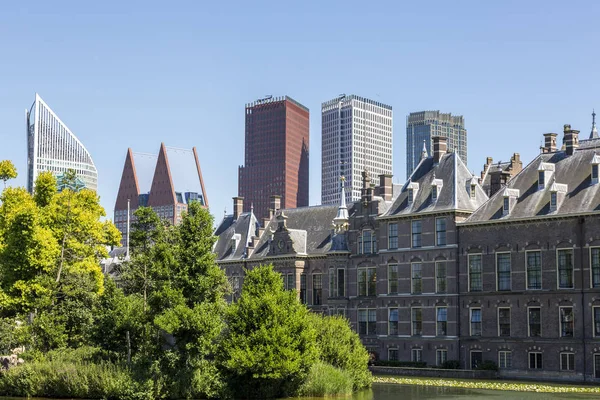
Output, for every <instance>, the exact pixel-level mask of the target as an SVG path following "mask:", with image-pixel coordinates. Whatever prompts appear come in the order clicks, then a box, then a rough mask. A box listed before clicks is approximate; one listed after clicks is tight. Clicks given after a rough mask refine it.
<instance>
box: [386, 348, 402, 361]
mask: <svg viewBox="0 0 600 400" xmlns="http://www.w3.org/2000/svg"><path fill="white" fill-rule="evenodd" d="M392 351H395V352H396V355H397V356H398V359H397V360H392V359H391V358H390V353H391V352H392ZM388 361H400V350H399V349H398V348H397V347H391V348H389V349H388Z"/></svg>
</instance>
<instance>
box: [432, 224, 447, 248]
mask: <svg viewBox="0 0 600 400" xmlns="http://www.w3.org/2000/svg"><path fill="white" fill-rule="evenodd" d="M435 244H436V246H445V245H446V218H436V219H435Z"/></svg>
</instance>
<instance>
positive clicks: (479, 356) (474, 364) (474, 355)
mask: <svg viewBox="0 0 600 400" xmlns="http://www.w3.org/2000/svg"><path fill="white" fill-rule="evenodd" d="M481 363H483V352H482V351H480V350H471V369H477V368H478V367H479V366H480V365H481Z"/></svg>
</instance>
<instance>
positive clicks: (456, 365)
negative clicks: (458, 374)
mask: <svg viewBox="0 0 600 400" xmlns="http://www.w3.org/2000/svg"><path fill="white" fill-rule="evenodd" d="M441 368H442V369H460V361H458V360H446V361H444V363H443V364H442V366H441Z"/></svg>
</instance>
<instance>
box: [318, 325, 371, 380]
mask: <svg viewBox="0 0 600 400" xmlns="http://www.w3.org/2000/svg"><path fill="white" fill-rule="evenodd" d="M310 320H311V323H312V325H313V326H314V327H315V329H316V331H317V347H318V349H319V354H320V359H321V360H322V361H323V362H324V363H327V364H330V365H331V366H333V367H336V368H339V369H341V370H343V371H345V372H346V373H348V374H349V376H350V377H351V379H352V385H353V389H354V390H359V389H362V388H365V387H369V386H371V379H372V376H371V372H370V371H369V368H368V362H369V353H368V352H367V350H366V349H365V347H364V346H363V345H362V343H361V341H360V338H359V337H358V334H356V332H354V331H353V330H352V328H351V327H350V324H349V323H348V320H347V319H345V318H343V317H340V316H333V317H328V316H321V315H319V314H311V316H310Z"/></svg>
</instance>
